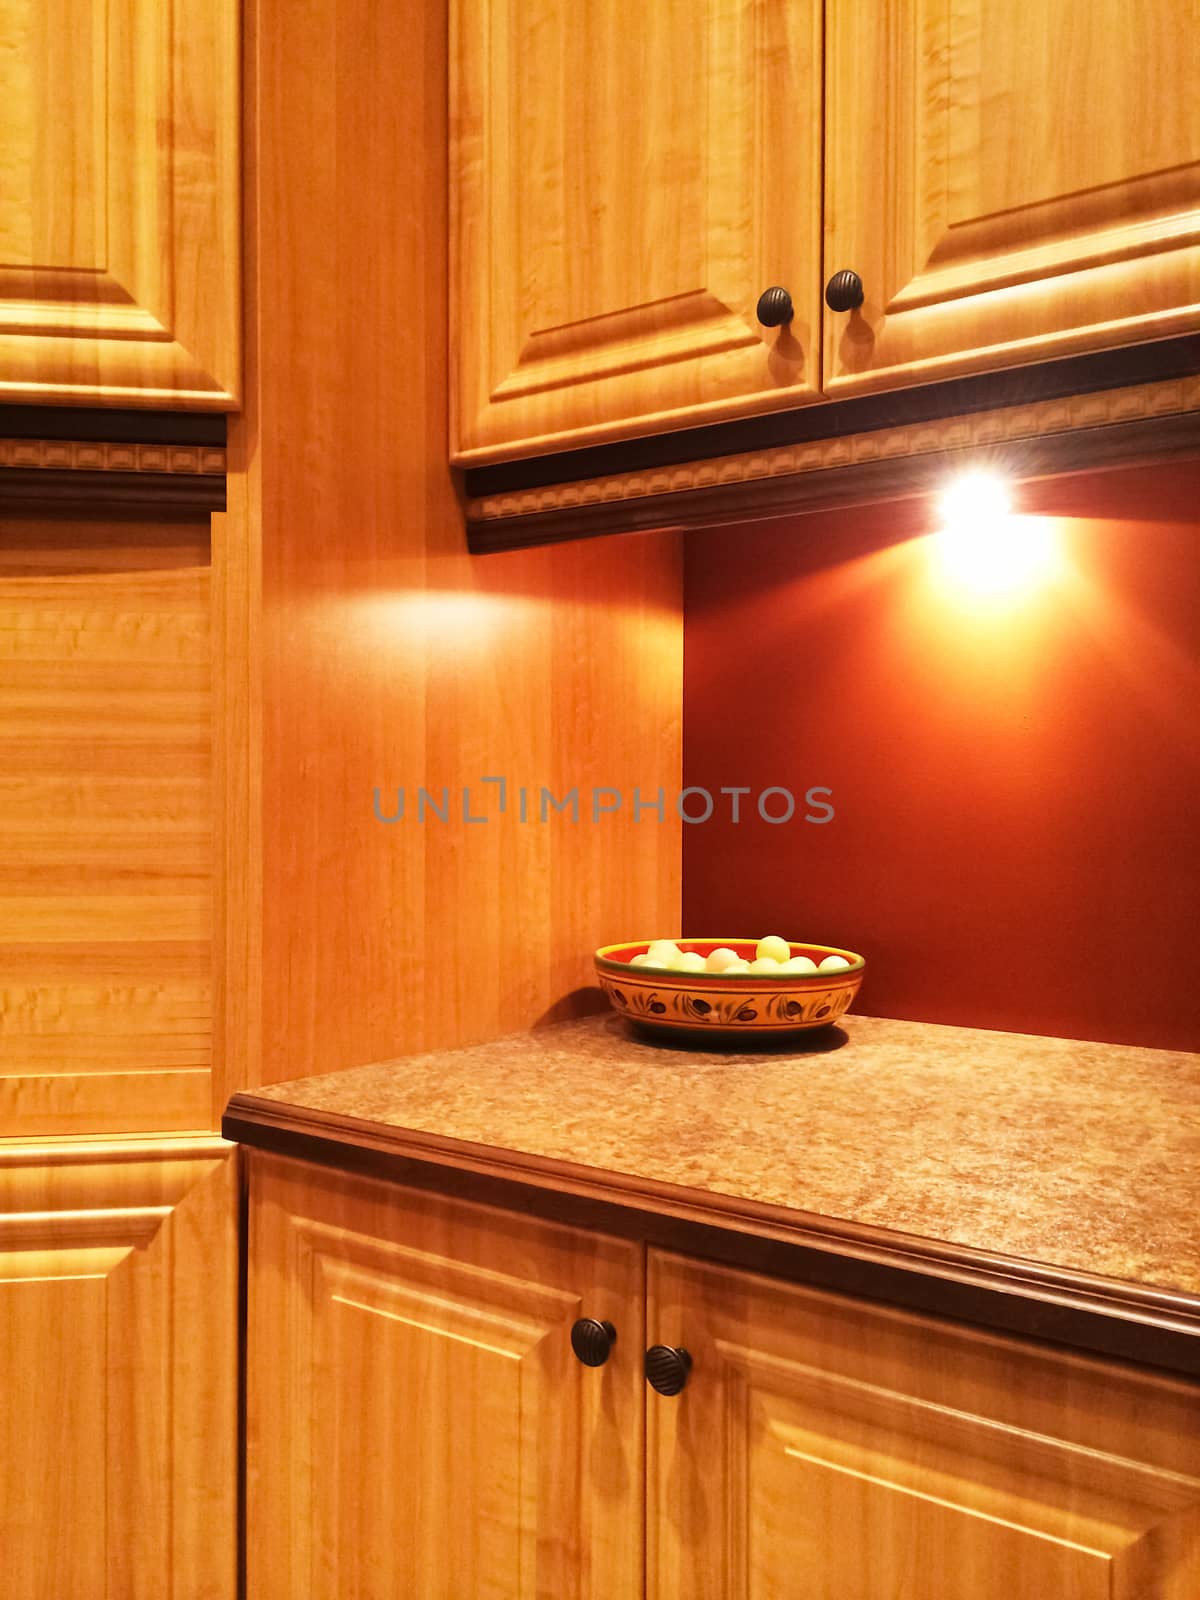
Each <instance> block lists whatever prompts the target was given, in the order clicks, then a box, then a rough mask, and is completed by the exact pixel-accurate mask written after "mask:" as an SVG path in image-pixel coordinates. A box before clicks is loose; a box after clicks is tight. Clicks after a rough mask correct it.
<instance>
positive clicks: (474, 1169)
mask: <svg viewBox="0 0 1200 1600" xmlns="http://www.w3.org/2000/svg"><path fill="white" fill-rule="evenodd" d="M222 1133H223V1135H224V1136H225V1138H227V1139H232V1140H236V1141H238V1142H240V1143H243V1144H245V1145H248V1146H250V1147H252V1148H258V1149H262V1150H265V1151H269V1152H270V1153H273V1154H277V1155H285V1156H286V1155H292V1156H294V1157H295V1158H296V1159H299V1160H308V1161H315V1162H318V1163H319V1164H321V1165H324V1166H327V1167H330V1168H333V1169H334V1170H338V1171H343V1172H346V1173H348V1174H351V1175H360V1176H370V1177H375V1178H380V1177H383V1178H387V1177H389V1176H391V1177H392V1178H393V1181H396V1182H398V1183H408V1184H410V1185H411V1184H413V1183H414V1182H418V1181H419V1178H418V1176H417V1175H416V1174H414V1172H413V1171H412V1170H411V1168H412V1166H414V1165H415V1166H417V1167H418V1168H419V1167H425V1168H434V1169H443V1170H445V1169H450V1170H451V1171H457V1172H459V1173H467V1174H470V1175H472V1176H474V1177H476V1178H481V1179H484V1180H491V1181H494V1182H495V1183H497V1184H498V1185H500V1184H507V1185H510V1186H514V1187H517V1188H520V1189H522V1190H525V1191H530V1190H533V1191H541V1192H542V1193H543V1194H550V1195H554V1196H555V1197H558V1198H563V1197H565V1198H567V1199H568V1200H576V1201H580V1202H584V1203H588V1204H592V1205H599V1206H601V1207H605V1208H608V1209H609V1210H610V1211H611V1212H612V1213H613V1214H614V1215H615V1214H616V1213H619V1212H626V1213H630V1214H634V1215H637V1216H638V1217H640V1218H643V1219H646V1218H660V1219H663V1220H664V1222H666V1223H668V1224H678V1225H682V1226H683V1227H684V1228H690V1229H694V1230H696V1232H697V1233H703V1234H704V1235H705V1236H706V1238H708V1239H709V1240H710V1242H711V1238H712V1237H716V1236H719V1235H724V1236H726V1237H728V1238H729V1239H731V1240H733V1241H738V1240H740V1241H743V1242H745V1243H747V1244H749V1243H753V1244H755V1245H758V1246H762V1247H765V1248H766V1249H768V1250H782V1251H783V1252H785V1253H786V1252H789V1251H790V1252H793V1253H795V1259H796V1263H797V1265H796V1268H795V1269H794V1270H793V1273H792V1274H790V1275H793V1276H796V1277H797V1278H801V1279H804V1280H806V1281H811V1278H812V1274H811V1271H810V1270H809V1265H810V1264H811V1263H812V1262H813V1260H814V1259H816V1258H819V1257H822V1256H824V1257H827V1258H830V1259H831V1260H834V1259H836V1260H837V1261H840V1262H843V1263H846V1264H853V1265H854V1266H855V1267H857V1268H861V1269H863V1270H864V1271H865V1272H866V1273H867V1275H868V1276H870V1275H871V1274H875V1275H877V1276H878V1279H879V1282H878V1286H877V1288H876V1291H875V1294H874V1296H873V1297H875V1298H879V1299H883V1300H890V1301H896V1302H898V1303H901V1304H913V1303H919V1304H920V1306H921V1307H923V1308H926V1309H930V1310H933V1311H937V1310H939V1309H940V1310H941V1312H942V1314H945V1315H948V1316H959V1317H963V1318H965V1320H968V1321H973V1322H978V1323H981V1324H982V1325H984V1326H989V1327H1003V1328H1007V1329H1009V1330H1011V1331H1016V1332H1025V1333H1030V1334H1032V1335H1033V1336H1034V1337H1040V1338H1050V1339H1053V1340H1055V1341H1057V1342H1061V1343H1066V1344H1071V1345H1074V1346H1082V1347H1085V1348H1088V1349H1092V1350H1096V1351H1098V1352H1099V1353H1101V1354H1106V1355H1116V1356H1118V1357H1121V1358H1123V1359H1128V1360H1134V1361H1141V1362H1146V1363H1149V1364H1152V1365H1161V1366H1165V1367H1167V1368H1169V1369H1171V1370H1174V1371H1181V1372H1186V1373H1188V1374H1191V1375H1200V1296H1194V1295H1190V1294H1187V1293H1185V1292H1183V1291H1174V1290H1170V1289H1161V1288H1152V1287H1148V1286H1145V1287H1144V1286H1139V1285H1137V1284H1127V1283H1123V1282H1122V1281H1121V1280H1119V1279H1114V1278H1106V1277H1102V1276H1100V1275H1098V1274H1093V1273H1086V1272H1081V1271H1078V1270H1075V1269H1072V1268H1066V1267H1054V1266H1052V1265H1048V1264H1046V1263H1042V1262H1035V1261H1030V1260H1026V1259H1024V1258H1022V1257H1017V1256H1005V1255H999V1254H990V1253H988V1252H986V1251H982V1250H978V1249H976V1248H974V1247H972V1246H969V1245H955V1244H952V1243H945V1242H941V1241H934V1240H927V1239H923V1238H920V1237H918V1236H916V1235H912V1234H905V1233H899V1232H895V1231H893V1230H890V1229H884V1228H873V1227H871V1226H869V1225H866V1224H862V1223H854V1222H849V1221H842V1220H840V1219H837V1218H832V1217H826V1216H821V1215H818V1214H816V1213H810V1212H803V1211H791V1210H785V1209H783V1208H781V1207H775V1206H771V1205H767V1204H763V1203H760V1202H755V1201H742V1200H737V1199H736V1198H734V1197H728V1199H726V1197H724V1196H719V1195H713V1194H712V1193H711V1192H710V1191H700V1190H694V1189H688V1188H684V1187H682V1186H679V1185H674V1184H664V1183H657V1182H655V1181H654V1180H652V1179H641V1178H631V1177H629V1176H628V1175H626V1174H621V1173H609V1172H607V1171H606V1170H604V1169H601V1168H596V1167H583V1166H579V1165H576V1164H574V1163H571V1162H565V1161H554V1160H551V1159H549V1158H545V1157H538V1156H532V1155H529V1154H526V1153H523V1152H519V1151H512V1150H504V1149H499V1148H493V1147H491V1146H485V1145H477V1144H470V1143H467V1142H465V1141H461V1140H455V1139H449V1138H445V1137H442V1136H440V1135H435V1134H428V1133H424V1132H420V1131H418V1130H414V1129H391V1128H385V1127H383V1126H382V1125H380V1124H379V1123H375V1122H370V1121H367V1120H364V1119H360V1118H354V1117H345V1116H340V1115H338V1114H336V1113H331V1112H319V1113H317V1112H313V1113H307V1114H306V1113H304V1112H303V1111H302V1110H300V1109H299V1108H297V1107H295V1106H288V1105H284V1104H281V1103H280V1102H277V1101H271V1100H264V1099H261V1098H259V1097H257V1096H255V1095H253V1094H250V1093H241V1094H236V1095H234V1096H233V1098H232V1099H231V1100H230V1102H229V1105H228V1107H227V1109H226V1113H225V1117H224V1119H223V1122H222ZM364 1153H369V1156H370V1157H371V1158H374V1159H364ZM380 1158H382V1163H383V1165H382V1167H381V1164H380ZM389 1161H393V1162H395V1163H396V1169H395V1170H394V1172H392V1173H389V1171H388V1167H387V1163H388V1162H389ZM485 1203H486V1202H485ZM492 1203H500V1204H503V1203H504V1202H503V1201H502V1200H501V1201H498V1202H492ZM652 1231H653V1230H650V1231H649V1232H647V1234H646V1236H647V1237H648V1238H649V1242H651V1243H656V1244H658V1243H661V1242H662V1241H661V1240H659V1239H654V1238H651V1237H650V1232H652ZM666 1247H667V1248H677V1247H679V1246H678V1244H677V1241H676V1240H674V1239H670V1240H668V1241H667V1243H666ZM700 1253H703V1250H701V1251H700ZM741 1254H742V1252H740V1251H733V1252H730V1253H727V1258H728V1259H730V1260H731V1261H733V1262H734V1264H736V1262H737V1259H738V1258H739V1257H740V1255H741ZM801 1262H803V1263H805V1264H806V1265H805V1266H804V1268H803V1270H801ZM744 1264H746V1265H747V1269H748V1270H751V1271H755V1270H772V1271H779V1270H780V1269H779V1268H778V1267H776V1266H772V1267H771V1268H769V1269H764V1268H761V1267H759V1266H756V1265H755V1264H754V1263H753V1262H747V1263H744ZM785 1275H786V1274H785ZM897 1276H898V1277H901V1278H905V1279H909V1280H920V1281H921V1283H923V1284H924V1285H929V1286H932V1287H931V1288H930V1289H929V1291H928V1292H927V1293H923V1294H922V1295H921V1297H920V1299H919V1302H914V1300H913V1298H912V1296H911V1294H906V1293H903V1292H899V1291H900V1290H902V1289H903V1285H902V1284H900V1283H898V1282H897V1281H895V1280H896V1278H897ZM939 1285H940V1292H939V1291H938V1286H939ZM861 1292H862V1293H864V1294H868V1293H870V1291H869V1290H868V1289H863V1290H862V1291H861ZM1022 1303H1024V1304H1025V1306H1027V1307H1031V1308H1032V1310H1030V1311H1028V1312H1026V1311H1022V1309H1021V1304H1022ZM964 1304H965V1305H966V1306H967V1307H968V1308H969V1309H966V1310H964V1309H963V1306H964Z"/></svg>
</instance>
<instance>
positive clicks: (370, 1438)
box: [247, 1155, 644, 1600]
mask: <svg viewBox="0 0 1200 1600" xmlns="http://www.w3.org/2000/svg"><path fill="white" fill-rule="evenodd" d="M250 1204H251V1253H250V1274H251V1276H250V1328H249V1368H248V1385H249V1387H248V1401H247V1404H248V1421H247V1437H248V1469H249V1481H248V1507H247V1509H248V1527H249V1540H248V1555H247V1560H248V1594H249V1596H250V1597H251V1600H340V1597H343V1596H350V1595H353V1596H354V1597H355V1600H394V1597H396V1596H400V1595H403V1596H405V1597H407V1600H466V1597H467V1596H470V1597H471V1600H637V1597H638V1596H640V1594H641V1583H642V1483H643V1456H642V1417H643V1399H642V1377H641V1359H642V1342H641V1341H642V1332H643V1305H642V1284H643V1276H644V1274H643V1256H642V1251H641V1249H640V1247H639V1246H636V1245H632V1244H628V1243H625V1242H621V1241H617V1240H610V1239H606V1238H604V1237H602V1236H593V1235H588V1234H579V1233H575V1232H573V1231H571V1230H568V1229H565V1228H558V1227H554V1226H551V1225H549V1224H544V1223H540V1222H533V1221H529V1220H526V1219H525V1218H522V1217H519V1216H511V1215H509V1214H507V1213H505V1212H500V1211H492V1210H488V1209H485V1208H483V1207H477V1206H472V1205H467V1204H462V1203H458V1202H450V1201H444V1200H439V1199H436V1198H432V1197H429V1196H426V1195H423V1194H420V1193H418V1192H415V1191H409V1190H405V1189H402V1188H396V1187H393V1186H388V1185H383V1184H377V1183H371V1182H367V1181H361V1180H355V1179H349V1178H344V1177H341V1176H340V1175H335V1174H330V1173H328V1172H325V1171H323V1170H322V1169H320V1168H316V1167H306V1166H304V1165H300V1164H297V1163H294V1162H287V1161H282V1160H276V1159H274V1158H270V1157H265V1156H258V1155H255V1156H253V1157H252V1158H251V1201H250ZM579 1317H596V1318H600V1319H604V1320H608V1321H610V1322H612V1323H613V1324H614V1326H615V1327H616V1330H617V1342H616V1345H615V1348H614V1349H613V1351H612V1354H611V1355H610V1357H609V1359H608V1361H607V1363H606V1364H605V1365H603V1366H600V1367H595V1368H590V1367H584V1366H582V1365H581V1364H580V1362H579V1361H577V1360H576V1359H575V1356H574V1355H573V1353H572V1349H571V1342H570V1335H571V1327H572V1324H573V1323H574V1321H575V1320H576V1318H579Z"/></svg>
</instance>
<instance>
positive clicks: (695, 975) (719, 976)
mask: <svg viewBox="0 0 1200 1600" xmlns="http://www.w3.org/2000/svg"><path fill="white" fill-rule="evenodd" d="M672 942H673V943H674V944H677V945H679V946H680V947H681V948H686V946H688V945H694V944H708V945H713V946H714V947H715V946H717V945H727V946H730V947H733V946H735V945H739V944H749V945H756V944H757V943H758V939H757V938H754V939H735V938H705V937H702V936H701V935H699V934H693V935H691V936H690V937H687V938H684V937H683V936H682V935H680V936H679V937H678V938H677V939H675V940H673V941H672ZM784 942H785V943H786V944H787V946H788V949H789V950H790V951H791V952H792V954H793V955H811V954H812V952H813V951H820V953H821V955H822V956H845V958H846V959H847V961H849V963H850V965H849V966H848V967H839V968H837V970H836V971H834V972H780V973H778V974H776V973H773V972H730V973H726V972H706V971H701V972H678V971H672V970H668V969H667V968H665V967H630V965H629V962H628V961H617V960H614V958H613V955H612V952H613V951H614V950H630V949H632V950H633V953H634V954H635V955H638V954H641V953H642V952H641V951H639V950H638V949H637V948H636V947H637V946H639V945H640V946H641V947H642V950H646V949H648V948H649V947H650V945H652V944H653V943H654V940H653V939H621V940H619V941H618V942H617V943H616V944H604V945H601V946H600V948H599V949H598V950H597V951H596V953H595V957H594V960H595V963H596V970H597V972H603V973H619V974H621V975H622V976H624V977H626V978H629V977H634V978H643V977H644V978H646V979H652V980H653V981H654V982H656V983H660V984H661V983H662V982H664V981H665V982H666V983H677V984H694V983H697V982H703V983H708V982H710V981H712V982H720V983H730V984H734V983H736V984H750V983H761V984H764V985H766V986H768V987H770V986H772V985H775V984H780V985H785V984H786V985H791V986H792V987H795V986H796V985H797V984H821V983H823V984H828V983H829V982H830V981H831V980H836V979H838V978H841V979H845V978H847V977H849V976H851V975H852V974H862V973H863V972H865V971H866V966H867V962H866V957H865V956H860V955H859V954H858V952H857V951H855V950H843V949H841V948H840V947H839V946H838V945H833V944H815V943H813V942H811V941H809V940H805V939H787V940H785V941H784Z"/></svg>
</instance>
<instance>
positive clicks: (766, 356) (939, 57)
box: [451, 0, 1200, 465]
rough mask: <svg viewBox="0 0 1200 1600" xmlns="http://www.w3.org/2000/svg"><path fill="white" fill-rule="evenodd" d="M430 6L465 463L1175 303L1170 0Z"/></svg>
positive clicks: (1188, 41)
mask: <svg viewBox="0 0 1200 1600" xmlns="http://www.w3.org/2000/svg"><path fill="white" fill-rule="evenodd" d="M455 9H456V11H457V20H456V34H455V39H454V48H453V64H452V96H453V101H452V104H453V125H452V163H453V179H454V189H453V192H454V207H455V209H454V220H453V228H452V240H453V246H454V253H455V276H454V294H453V299H452V308H451V348H452V351H453V356H454V360H455V362H456V364H457V368H456V378H455V386H454V393H455V412H454V419H453V423H452V450H453V453H454V458H455V459H456V460H457V461H459V462H461V463H463V464H466V465H474V464H479V463H483V462H487V461H495V460H501V459H510V460H511V459H515V458H519V457H522V456H528V455H533V454H538V453H542V452H546V451H553V450H562V449H564V448H568V447H571V446H574V445H580V444H593V443H600V442H604V441H612V440H616V439H621V438H629V437H631V436H634V435H638V434H647V433H655V432H662V431H665V430H669V429H675V428H681V427H686V426H691V425H695V424H699V423H704V422H710V421H718V420H725V419H730V418H735V417H743V416H746V415H748V414H750V413H754V412H762V411H768V410H780V409H785V408H791V407H794V406H797V405H800V404H803V403H805V402H810V401H812V400H815V399H821V398H839V397H841V396H842V395H848V394H852V393H856V392H861V391H865V390H872V389H885V388H898V387H902V386H906V385H911V384H916V383H926V382H929V381H931V380H933V379H937V378H942V377H951V376H957V375H960V374H967V373H977V372H984V371H988V370H993V369H998V368H1002V367H1008V366H1013V365H1016V364H1021V363H1027V362H1033V361H1044V360H1047V359H1049V358H1052V357H1056V356H1063V355H1068V354H1075V353H1080V352H1085V351H1092V350H1099V349H1103V348H1106V347H1113V346H1117V345H1122V344H1130V343H1136V342H1140V341H1144V340H1149V339H1155V338H1160V337H1163V336H1166V335H1170V334H1176V333H1179V332H1183V331H1187V330H1189V329H1192V328H1194V327H1195V326H1196V322H1197V316H1198V312H1200V96H1197V95H1196V94H1195V93H1194V85H1193V83H1192V82H1191V81H1190V80H1191V79H1192V78H1193V77H1194V67H1193V56H1194V50H1193V49H1192V41H1194V39H1195V38H1196V37H1197V34H1198V32H1200V6H1198V5H1197V0H1146V3H1145V4H1143V5H1141V6H1138V7H1136V8H1132V9H1131V8H1129V7H1128V6H1124V5H1120V4H1119V3H1118V0H1044V4H1042V5H1040V6H1037V7H1028V6H1019V7H1017V6H1013V5H1011V4H1009V3H1007V0H955V3H954V4H951V3H950V0H828V3H827V4H826V6H825V7H824V8H823V10H824V15H822V7H821V6H820V5H819V4H818V3H817V0H663V3H662V4H657V5H653V6H631V5H629V4H628V3H626V0H579V4H577V5H574V6H571V7H565V6H561V5H557V4H552V3H551V0H457V5H456V8H455ZM823 30H824V33H823ZM840 271H849V272H851V273H853V274H856V275H857V278H858V279H859V280H861V285H862V299H861V304H859V305H857V306H855V307H854V308H853V309H849V310H847V309H831V308H830V307H829V306H828V305H826V304H825V303H824V298H823V291H824V290H825V287H826V284H827V283H828V282H829V280H830V279H831V278H832V277H833V276H834V274H835V273H838V272H840ZM773 284H777V285H780V286H782V287H784V288H786V289H787V291H788V293H789V294H790V297H791V301H792V308H793V315H792V318H791V321H790V322H789V323H787V324H786V325H785V326H783V327H782V328H778V329H775V328H766V327H764V326H763V325H762V324H761V323H760V321H759V320H758V317H757V315H756V307H757V302H758V297H759V295H760V293H761V292H762V290H763V289H764V288H766V287H767V286H769V285H773ZM830 298H831V300H832V301H833V302H834V303H835V304H842V305H843V306H844V304H845V299H844V298H843V300H842V301H840V302H839V300H838V296H837V295H836V294H833V295H831V296H830ZM855 298H856V294H855V291H854V289H853V288H852V290H851V293H850V295H849V299H850V300H853V299H855Z"/></svg>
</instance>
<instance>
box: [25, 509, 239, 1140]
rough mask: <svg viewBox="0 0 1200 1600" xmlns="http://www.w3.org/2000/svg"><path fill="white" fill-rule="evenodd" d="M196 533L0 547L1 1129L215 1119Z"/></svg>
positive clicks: (92, 536) (49, 536)
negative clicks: (211, 1089) (211, 1080)
mask: <svg viewBox="0 0 1200 1600" xmlns="http://www.w3.org/2000/svg"><path fill="white" fill-rule="evenodd" d="M208 608H209V586H208V540H207V533H206V530H205V528H204V527H203V525H195V524H180V525H174V526H172V525H163V526H157V525H154V524H146V523H127V524H126V523H112V522H89V523H72V522H67V521H56V520H49V519H47V520H43V521H20V520H17V519H11V520H9V521H8V522H7V523H6V525H5V538H4V542H3V545H2V546H0V1134H2V1135H4V1136H14V1135H15V1136H21V1137H29V1136H35V1135H42V1134H53V1133H111V1132H139V1131H146V1130H153V1129H157V1130H168V1129H182V1128H205V1127H208V1126H210V1125H211V1111H210V1094H209V1070H210V1065H211V1056H212V1040H211V1028H212V1024H211V1010H212V983H211V974H210V961H211V922H212V911H211V895H212V863H211V852H212V798H211V743H212V734H211V717H212V700H211V681H210V680H211V666H210V659H209V657H210V648H211V647H210V630H209V615H208Z"/></svg>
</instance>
